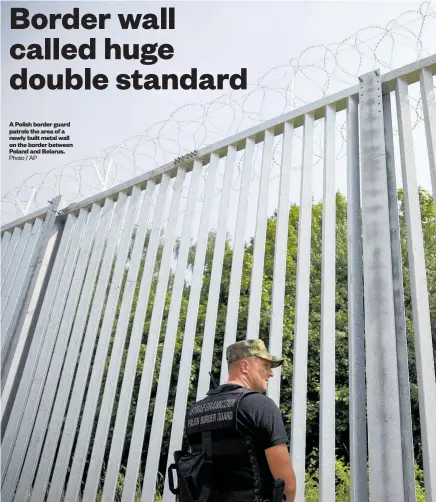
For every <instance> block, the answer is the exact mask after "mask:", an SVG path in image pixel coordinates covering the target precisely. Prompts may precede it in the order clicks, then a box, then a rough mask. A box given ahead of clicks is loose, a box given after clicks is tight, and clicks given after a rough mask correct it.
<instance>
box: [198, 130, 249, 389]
mask: <svg viewBox="0 0 436 502" xmlns="http://www.w3.org/2000/svg"><path fill="white" fill-rule="evenodd" d="M253 154H254V138H247V140H246V142H245V152H244V166H243V168H242V180H241V192H240V194H239V204H238V215H237V219H236V230H235V244H234V247H233V256H232V270H231V272H230V286H229V301H228V303H227V313H226V327H225V331H224V342H223V348H224V350H223V356H222V363H221V375H220V382H221V383H223V382H224V381H225V380H226V379H227V377H228V371H227V361H226V352H225V347H227V346H228V345H230V344H231V343H234V342H235V340H236V328H237V325H238V311H239V297H240V293H241V279H242V265H243V262H244V245H245V225H246V220H247V210H248V196H249V194H250V179H251V172H252V169H253ZM197 398H200V396H199V395H197Z"/></svg>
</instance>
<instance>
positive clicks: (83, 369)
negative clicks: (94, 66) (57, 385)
mask: <svg viewBox="0 0 436 502" xmlns="http://www.w3.org/2000/svg"><path fill="white" fill-rule="evenodd" d="M126 201H127V195H126V194H125V193H123V192H122V193H120V195H119V197H118V201H117V203H116V206H115V210H114V211H113V213H114V214H113V218H112V220H111V222H110V230H109V234H108V237H107V239H106V240H107V242H106V248H105V251H104V253H105V254H104V257H103V260H102V265H101V271H100V274H99V276H98V280H97V287H96V290H95V293H94V299H93V302H92V310H91V314H90V317H89V320H88V324H87V327H86V333H85V339H84V342H83V346H82V350H81V353H80V360H79V365H78V368H77V373H76V378H75V380H74V386H73V390H72V392H71V398H70V403H69V406H68V413H67V416H66V418H65V422H64V430H63V435H62V439H61V443H60V447H59V453H58V457H57V460H56V465H55V472H56V476H53V479H52V486H53V485H54V484H55V483H58V479H57V472H58V469H59V468H61V469H63V470H66V468H67V465H68V464H67V462H68V459H69V457H70V453H71V447H72V440H73V439H74V432H75V430H76V427H77V421H78V418H79V417H78V415H79V412H80V405H81V404H82V399H83V394H84V392H85V385H86V380H87V377H88V373H89V368H90V365H91V357H92V353H93V350H94V345H95V339H96V336H97V331H98V324H99V321H100V316H101V312H102V309H103V303H104V296H105V293H106V289H107V286H108V282H109V276H110V272H111V266H112V263H113V260H114V255H115V250H116V243H117V240H118V239H117V237H118V234H119V232H120V225H121V219H122V215H123V211H124V208H125V205H126ZM61 415H62V417H61ZM60 417H61V418H63V413H62V414H59V415H56V414H53V418H52V421H51V422H50V428H49V430H48V433H47V437H46V440H45V443H44V448H43V451H42V455H41V460H40V462H39V467H38V471H37V473H36V479H35V483H34V486H33V491H32V498H31V500H32V501H35V502H38V501H40V500H44V496H45V492H46V489H47V485H48V481H49V476H50V472H51V469H52V466H53V461H54V456H55V453H56V446H57V444H58V440H59V436H60V426H61V425H62V423H61V422H59V418H60ZM62 482H63V478H62Z"/></svg>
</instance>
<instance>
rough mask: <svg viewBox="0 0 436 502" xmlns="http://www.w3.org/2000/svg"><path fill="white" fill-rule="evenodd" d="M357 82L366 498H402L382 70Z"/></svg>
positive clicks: (388, 499) (389, 499)
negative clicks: (358, 90) (360, 168)
mask: <svg viewBox="0 0 436 502" xmlns="http://www.w3.org/2000/svg"><path fill="white" fill-rule="evenodd" d="M359 81H360V141H361V143H360V144H361V158H362V208H363V264H364V267H363V270H364V284H365V290H364V301H365V342H366V380H367V416H368V450H369V492H370V499H373V500H384V501H387V502H388V501H395V502H400V501H403V500H404V492H403V468H402V457H401V427H400V425H401V423H400V402H399V389H398V366H397V355H396V354H397V351H396V336H395V311H394V295H393V284H392V254H391V242H390V225H389V201H388V187H387V173H386V147H385V140H384V123H383V105H382V97H381V96H382V89H381V82H380V72H379V71H375V72H369V73H367V74H365V75H363V76H361V77H359Z"/></svg>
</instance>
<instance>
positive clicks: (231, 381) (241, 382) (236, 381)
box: [226, 377, 251, 389]
mask: <svg viewBox="0 0 436 502" xmlns="http://www.w3.org/2000/svg"><path fill="white" fill-rule="evenodd" d="M226 384H227V385H240V386H241V387H245V388H246V389H251V387H250V386H249V384H248V382H247V381H246V380H245V379H243V378H238V377H234V378H229V379H228V380H227V382H226Z"/></svg>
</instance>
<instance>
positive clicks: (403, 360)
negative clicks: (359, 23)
mask: <svg viewBox="0 0 436 502" xmlns="http://www.w3.org/2000/svg"><path fill="white" fill-rule="evenodd" d="M383 118H384V127H385V142H386V168H387V182H388V197H389V218H390V227H391V228H390V234H391V250H392V280H393V288H394V309H395V331H396V337H397V361H398V384H399V390H400V420H401V442H402V453H403V481H404V493H405V500H407V501H408V502H414V501H415V500H416V490H415V466H414V452H413V435H412V412H411V403H410V382H409V363H408V354H407V334H406V319H405V311H404V286H403V266H402V258H401V242H400V239H401V237H400V223H399V214H398V201H397V183H396V179H395V157H394V139H393V131H392V111H391V99H390V93H387V94H385V95H384V96H383Z"/></svg>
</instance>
